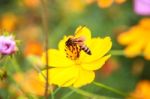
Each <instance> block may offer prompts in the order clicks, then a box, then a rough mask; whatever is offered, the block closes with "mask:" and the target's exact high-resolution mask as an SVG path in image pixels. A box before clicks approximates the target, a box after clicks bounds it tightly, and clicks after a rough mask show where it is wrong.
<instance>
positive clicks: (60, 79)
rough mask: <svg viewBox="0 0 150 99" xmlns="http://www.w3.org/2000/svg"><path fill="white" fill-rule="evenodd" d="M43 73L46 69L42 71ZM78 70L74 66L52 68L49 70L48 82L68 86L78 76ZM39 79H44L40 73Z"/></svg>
mask: <svg viewBox="0 0 150 99" xmlns="http://www.w3.org/2000/svg"><path fill="white" fill-rule="evenodd" d="M42 73H43V74H44V75H45V74H46V70H44V71H42ZM78 74H79V70H78V68H76V67H75V66H72V67H68V68H52V69H50V70H49V84H56V85H58V86H60V87H68V86H71V85H72V84H73V82H74V81H75V80H76V78H77V77H78ZM40 79H41V80H43V81H45V80H44V78H43V76H42V74H40Z"/></svg>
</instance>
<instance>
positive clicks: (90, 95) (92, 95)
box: [70, 87, 116, 99]
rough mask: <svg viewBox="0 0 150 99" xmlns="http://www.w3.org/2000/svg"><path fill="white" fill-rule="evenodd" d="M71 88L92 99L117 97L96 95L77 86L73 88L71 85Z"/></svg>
mask: <svg viewBox="0 0 150 99" xmlns="http://www.w3.org/2000/svg"><path fill="white" fill-rule="evenodd" d="M70 89H72V90H73V91H75V92H76V93H78V94H80V95H83V96H86V97H89V98H90V99H116V98H112V97H107V96H101V95H96V94H93V93H90V92H87V91H84V90H82V89H79V88H78V89H77V88H72V87H71V88H70Z"/></svg>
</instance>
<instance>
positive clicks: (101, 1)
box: [86, 0, 126, 8]
mask: <svg viewBox="0 0 150 99" xmlns="http://www.w3.org/2000/svg"><path fill="white" fill-rule="evenodd" d="M125 1H126V0H86V2H87V3H93V2H97V3H98V6H99V7H100V8H108V7H110V6H111V5H112V4H113V3H117V4H122V3H124V2H125Z"/></svg>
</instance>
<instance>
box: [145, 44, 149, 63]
mask: <svg viewBox="0 0 150 99" xmlns="http://www.w3.org/2000/svg"><path fill="white" fill-rule="evenodd" d="M144 56H145V58H146V59H148V60H150V42H148V44H147V45H146V47H145V49H144Z"/></svg>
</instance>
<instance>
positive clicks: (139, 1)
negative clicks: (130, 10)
mask: <svg viewBox="0 0 150 99" xmlns="http://www.w3.org/2000/svg"><path fill="white" fill-rule="evenodd" d="M134 11H135V12H136V13H137V14H139V15H150V0H134Z"/></svg>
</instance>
